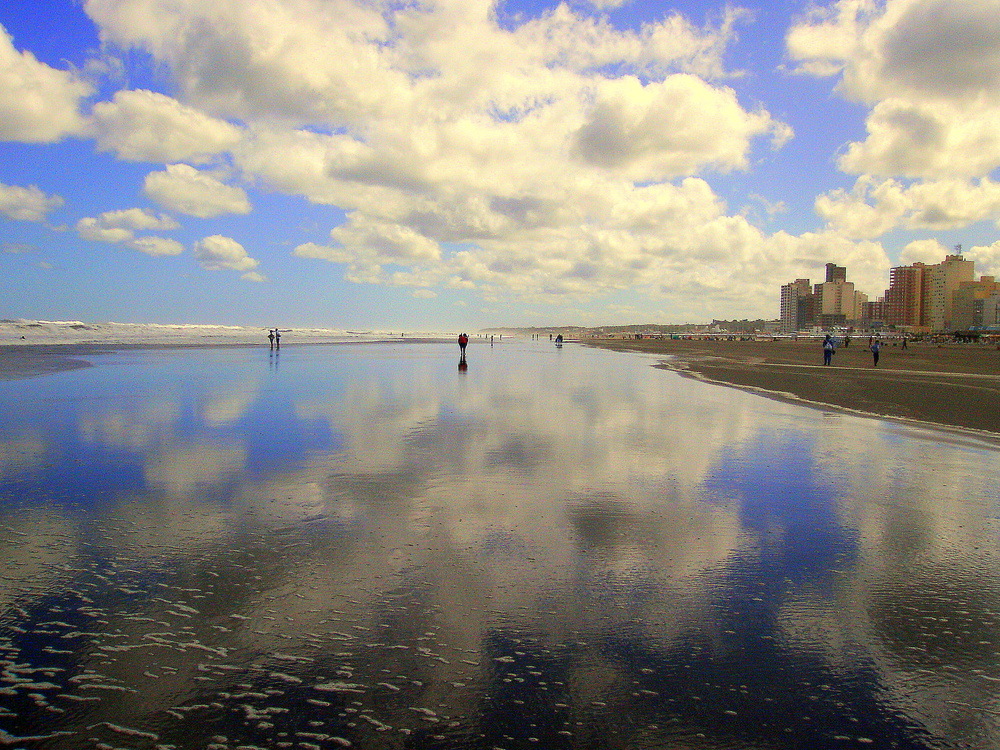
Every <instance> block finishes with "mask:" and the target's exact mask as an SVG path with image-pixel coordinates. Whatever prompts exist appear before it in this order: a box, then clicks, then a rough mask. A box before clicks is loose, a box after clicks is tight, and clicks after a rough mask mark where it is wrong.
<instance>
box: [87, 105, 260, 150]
mask: <svg viewBox="0 0 1000 750" xmlns="http://www.w3.org/2000/svg"><path fill="white" fill-rule="evenodd" d="M93 119H94V129H95V131H96V135H97V146H98V148H99V149H101V150H103V151H114V152H115V153H117V154H118V156H119V158H121V159H125V160H127V161H153V162H175V161H193V162H196V163H198V162H204V161H207V160H208V159H209V158H211V157H212V156H213V155H215V154H218V153H220V152H223V151H226V150H228V149H230V148H232V147H233V146H234V145H235V144H236V143H237V142H238V141H239V139H240V130H239V128H237V127H235V126H233V125H231V124H229V123H228V122H226V121H224V120H220V119H218V118H215V117H210V116H208V115H206V114H204V113H203V112H200V111H198V110H197V109H194V108H192V107H188V106H185V105H183V104H181V103H180V102H178V101H177V100H176V99H172V98H171V97H169V96H164V95H163V94H158V93H155V92H153V91H143V90H135V91H119V92H117V93H116V94H115V96H114V99H113V100H112V101H110V102H100V103H98V104H95V105H94V109H93Z"/></svg>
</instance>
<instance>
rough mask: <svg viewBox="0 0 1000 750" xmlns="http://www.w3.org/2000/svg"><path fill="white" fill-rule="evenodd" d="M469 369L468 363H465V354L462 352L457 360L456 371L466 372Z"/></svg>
mask: <svg viewBox="0 0 1000 750" xmlns="http://www.w3.org/2000/svg"><path fill="white" fill-rule="evenodd" d="M468 369H469V363H468V362H466V361H465V352H462V358H461V359H459V360H458V371H459V372H467V371H468Z"/></svg>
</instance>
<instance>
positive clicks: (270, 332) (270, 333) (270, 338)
mask: <svg viewBox="0 0 1000 750" xmlns="http://www.w3.org/2000/svg"><path fill="white" fill-rule="evenodd" d="M267 340H268V341H269V342H270V344H271V348H272V349H273V348H274V331H273V330H271V329H270V328H268V329H267Z"/></svg>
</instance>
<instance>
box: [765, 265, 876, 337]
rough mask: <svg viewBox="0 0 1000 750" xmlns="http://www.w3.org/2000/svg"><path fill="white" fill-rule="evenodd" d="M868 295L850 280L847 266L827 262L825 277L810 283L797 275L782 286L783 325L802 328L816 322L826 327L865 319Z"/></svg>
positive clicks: (787, 330) (782, 326) (798, 329)
mask: <svg viewBox="0 0 1000 750" xmlns="http://www.w3.org/2000/svg"><path fill="white" fill-rule="evenodd" d="M867 314H868V297H867V295H865V294H862V293H861V292H858V291H857V290H856V289H855V288H854V284H853V283H852V282H849V281H848V280H847V269H846V268H845V267H844V266H838V265H837V264H835V263H827V264H826V281H824V282H822V283H819V284H815V285H813V286H810V282H809V279H796V280H795V281H792V282H790V283H788V284H785V285H783V286H782V287H781V328H782V330H784V331H786V332H792V331H800V330H802V329H804V328H809V327H811V326H813V325H820V326H823V327H824V328H827V327H831V326H843V325H849V324H852V323H855V322H858V321H861V320H864V319H865V318H866V317H867Z"/></svg>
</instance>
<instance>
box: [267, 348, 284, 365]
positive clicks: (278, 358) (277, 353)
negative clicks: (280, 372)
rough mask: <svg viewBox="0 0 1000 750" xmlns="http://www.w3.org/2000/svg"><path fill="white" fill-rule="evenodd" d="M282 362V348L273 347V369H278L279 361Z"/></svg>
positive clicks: (271, 359) (271, 361) (271, 358)
mask: <svg viewBox="0 0 1000 750" xmlns="http://www.w3.org/2000/svg"><path fill="white" fill-rule="evenodd" d="M279 362H281V349H273V350H272V351H271V356H270V362H269V364H270V365H271V369H272V370H277V369H278V363H279Z"/></svg>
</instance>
